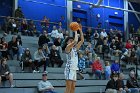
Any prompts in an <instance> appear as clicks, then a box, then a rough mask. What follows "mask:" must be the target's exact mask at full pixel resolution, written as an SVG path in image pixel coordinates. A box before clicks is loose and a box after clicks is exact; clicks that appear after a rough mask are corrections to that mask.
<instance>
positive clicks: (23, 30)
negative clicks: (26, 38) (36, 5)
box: [21, 19, 29, 35]
mask: <svg viewBox="0 0 140 93" xmlns="http://www.w3.org/2000/svg"><path fill="white" fill-rule="evenodd" d="M21 33H22V35H29V31H28V23H27V20H26V19H23V20H22V22H21Z"/></svg>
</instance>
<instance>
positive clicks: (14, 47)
mask: <svg viewBox="0 0 140 93" xmlns="http://www.w3.org/2000/svg"><path fill="white" fill-rule="evenodd" d="M18 50H19V48H18V43H17V37H16V36H13V37H12V40H11V41H9V42H8V52H9V54H10V57H11V59H12V60H13V58H14V55H17V60H19V58H18V57H19V53H18Z"/></svg>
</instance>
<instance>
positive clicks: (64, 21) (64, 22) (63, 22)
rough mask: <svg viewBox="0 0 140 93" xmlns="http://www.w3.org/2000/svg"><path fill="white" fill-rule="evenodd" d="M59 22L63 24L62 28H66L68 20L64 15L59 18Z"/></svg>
mask: <svg viewBox="0 0 140 93" xmlns="http://www.w3.org/2000/svg"><path fill="white" fill-rule="evenodd" d="M59 24H61V27H62V29H66V20H65V18H64V16H61V18H60V20H59Z"/></svg>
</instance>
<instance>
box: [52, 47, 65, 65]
mask: <svg viewBox="0 0 140 93" xmlns="http://www.w3.org/2000/svg"><path fill="white" fill-rule="evenodd" d="M50 61H51V65H52V67H54V64H57V65H58V67H61V66H62V64H63V60H61V56H60V53H59V51H58V50H57V49H56V46H55V45H53V46H52V49H51V51H50Z"/></svg>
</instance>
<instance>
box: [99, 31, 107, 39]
mask: <svg viewBox="0 0 140 93" xmlns="http://www.w3.org/2000/svg"><path fill="white" fill-rule="evenodd" d="M100 35H101V36H103V38H106V37H107V36H108V35H107V33H106V31H105V29H103V30H101V33H100Z"/></svg>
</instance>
